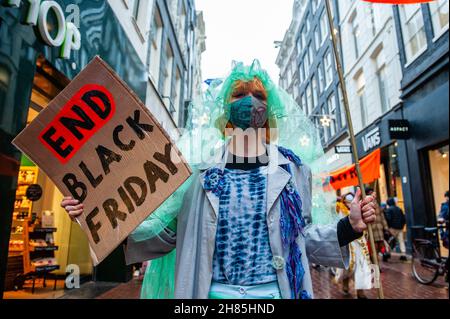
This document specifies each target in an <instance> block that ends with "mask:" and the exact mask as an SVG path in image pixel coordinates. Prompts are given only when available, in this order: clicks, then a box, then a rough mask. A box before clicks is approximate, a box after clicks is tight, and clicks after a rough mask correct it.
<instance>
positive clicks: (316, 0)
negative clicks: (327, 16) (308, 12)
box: [312, 0, 319, 13]
mask: <svg viewBox="0 0 450 319" xmlns="http://www.w3.org/2000/svg"><path fill="white" fill-rule="evenodd" d="M318 7H319V0H312V11H313V13H314V12H316V10H317V8H318Z"/></svg>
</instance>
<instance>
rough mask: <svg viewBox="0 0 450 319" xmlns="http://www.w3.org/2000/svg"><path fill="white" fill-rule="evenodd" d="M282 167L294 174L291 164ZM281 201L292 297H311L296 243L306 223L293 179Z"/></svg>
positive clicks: (294, 158) (293, 158)
mask: <svg viewBox="0 0 450 319" xmlns="http://www.w3.org/2000/svg"><path fill="white" fill-rule="evenodd" d="M279 150H280V152H281V154H283V155H284V156H285V157H286V158H287V159H289V160H290V161H291V162H292V163H294V164H295V165H297V166H301V165H302V161H301V160H300V158H299V157H298V156H297V155H295V154H294V153H293V152H292V151H290V150H288V149H285V148H282V147H279ZM282 168H284V169H285V170H286V171H287V172H288V173H289V174H291V176H293V175H292V172H291V168H290V165H289V164H288V165H283V166H282ZM280 201H281V216H280V226H281V239H282V242H283V248H284V249H286V250H288V251H289V254H288V259H287V260H286V272H287V276H288V279H289V284H290V287H291V298H292V299H311V296H310V295H309V294H308V292H307V291H306V290H303V289H302V286H303V284H302V283H303V276H304V274H305V269H304V268H303V265H302V252H301V250H300V247H299V246H298V245H297V243H296V239H297V238H298V236H300V235H302V234H303V228H304V227H305V225H306V224H305V220H304V219H303V216H302V200H301V198H300V195H299V193H298V191H297V189H296V188H295V185H294V184H293V182H292V180H291V181H289V183H288V184H287V185H286V187H285V188H284V190H283V192H282V193H281V196H280Z"/></svg>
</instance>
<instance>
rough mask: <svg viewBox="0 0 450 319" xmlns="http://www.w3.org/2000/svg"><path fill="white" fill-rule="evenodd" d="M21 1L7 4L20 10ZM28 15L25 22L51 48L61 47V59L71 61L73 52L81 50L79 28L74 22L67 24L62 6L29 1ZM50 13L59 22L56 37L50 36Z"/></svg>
mask: <svg viewBox="0 0 450 319" xmlns="http://www.w3.org/2000/svg"><path fill="white" fill-rule="evenodd" d="M22 2H23V1H21V0H8V1H7V4H8V5H9V6H12V7H16V8H19V7H20V6H21V5H22ZM27 2H28V4H27V5H28V6H29V8H28V13H27V17H26V19H25V22H26V23H27V24H29V25H32V26H36V27H37V28H38V30H39V34H40V35H41V37H42V39H43V40H44V42H45V43H47V45H49V46H51V47H60V48H61V51H60V57H61V58H63V59H69V58H70V54H71V52H72V50H75V51H76V50H79V49H80V47H81V34H80V31H79V30H78V28H77V27H76V26H75V24H73V23H72V22H67V21H66V18H65V16H64V12H63V10H62V8H61V6H60V5H59V4H58V3H57V2H56V1H41V0H28V1H27ZM50 11H53V13H54V14H55V16H56V19H57V21H58V25H57V32H56V35H55V36H52V35H51V34H50V29H51V28H52V26H49V24H48V23H47V19H48V15H49V13H50Z"/></svg>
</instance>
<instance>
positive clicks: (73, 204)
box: [61, 197, 84, 221]
mask: <svg viewBox="0 0 450 319" xmlns="http://www.w3.org/2000/svg"><path fill="white" fill-rule="evenodd" d="M61 207H62V208H64V209H65V210H66V212H67V213H68V214H69V217H70V219H71V220H72V221H75V218H77V217H80V216H81V215H82V214H83V212H84V206H83V204H80V202H79V201H78V200H76V199H73V197H64V199H63V200H62V202H61Z"/></svg>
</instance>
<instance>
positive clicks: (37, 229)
mask: <svg viewBox="0 0 450 319" xmlns="http://www.w3.org/2000/svg"><path fill="white" fill-rule="evenodd" d="M56 230H57V229H56V228H54V227H52V228H44V227H31V228H30V233H55V232H56Z"/></svg>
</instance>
